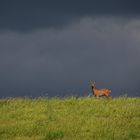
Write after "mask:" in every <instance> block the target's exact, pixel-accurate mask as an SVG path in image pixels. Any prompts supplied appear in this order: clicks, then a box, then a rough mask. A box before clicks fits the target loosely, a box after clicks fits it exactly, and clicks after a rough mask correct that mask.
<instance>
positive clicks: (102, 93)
mask: <svg viewBox="0 0 140 140" xmlns="http://www.w3.org/2000/svg"><path fill="white" fill-rule="evenodd" d="M90 86H91V89H92V94H93V96H95V97H96V98H99V97H102V96H105V97H107V98H110V96H109V94H110V93H111V90H110V89H107V88H104V89H96V85H95V81H92V80H90Z"/></svg>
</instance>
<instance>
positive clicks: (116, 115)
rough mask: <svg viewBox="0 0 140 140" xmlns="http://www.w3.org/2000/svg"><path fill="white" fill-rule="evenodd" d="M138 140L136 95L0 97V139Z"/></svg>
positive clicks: (138, 103) (139, 118)
mask: <svg viewBox="0 0 140 140" xmlns="http://www.w3.org/2000/svg"><path fill="white" fill-rule="evenodd" d="M57 139H58V140H61V139H62V140H140V98H127V97H120V98H114V99H109V100H108V99H94V98H78V99H76V98H74V97H71V98H64V99H58V98H52V99H47V98H38V99H29V98H11V99H0V140H57Z"/></svg>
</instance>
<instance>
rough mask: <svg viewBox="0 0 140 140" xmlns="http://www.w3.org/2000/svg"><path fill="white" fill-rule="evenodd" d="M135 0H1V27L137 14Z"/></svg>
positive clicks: (138, 8) (24, 27)
mask: <svg viewBox="0 0 140 140" xmlns="http://www.w3.org/2000/svg"><path fill="white" fill-rule="evenodd" d="M139 5H140V1H138V0H70V1H66V0H59V1H58V0H50V1H48V0H47V1H37V0H20V1H19V0H12V1H8V0H1V1H0V30H5V29H6V30H16V31H28V30H33V29H38V28H45V27H55V28H58V27H63V26H64V25H67V24H68V23H71V22H72V21H73V20H76V19H78V18H82V17H85V16H94V17H95V16H119V17H139V15H140V6H139Z"/></svg>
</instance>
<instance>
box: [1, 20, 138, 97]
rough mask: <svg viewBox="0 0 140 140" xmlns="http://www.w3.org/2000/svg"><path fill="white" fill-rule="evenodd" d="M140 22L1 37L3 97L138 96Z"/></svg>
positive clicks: (83, 24)
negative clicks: (107, 91) (105, 90)
mask: <svg viewBox="0 0 140 140" xmlns="http://www.w3.org/2000/svg"><path fill="white" fill-rule="evenodd" d="M139 44H140V20H139V19H137V20H129V21H127V22H126V21H125V20H122V19H116V18H115V19H114V18H96V19H91V18H83V19H82V20H80V21H79V22H77V23H73V24H71V25H69V26H67V28H64V29H61V30H56V29H40V30H35V31H33V32H26V33H23V32H21V33H20V32H13V31H1V32H0V66H1V72H0V77H1V78H0V96H1V97H2V96H23V95H24V96H30V95H32V96H41V95H45V94H48V95H49V96H54V95H59V96H60V95H70V94H75V95H77V94H79V95H82V96H83V95H88V94H89V92H90V88H89V84H88V81H89V80H90V79H93V80H96V81H97V87H99V88H102V87H110V88H111V89H112V91H113V93H112V94H113V96H114V95H122V94H125V93H127V92H128V93H130V95H132V96H136V94H137V96H138V95H139V92H140V88H139V87H140V86H139V83H140V79H139V74H138V73H139V71H140V65H139V60H140V55H139V54H140V48H139Z"/></svg>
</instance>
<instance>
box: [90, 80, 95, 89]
mask: <svg viewBox="0 0 140 140" xmlns="http://www.w3.org/2000/svg"><path fill="white" fill-rule="evenodd" d="M89 82H90V85H91V87H92V88H95V81H92V80H90V81H89Z"/></svg>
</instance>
